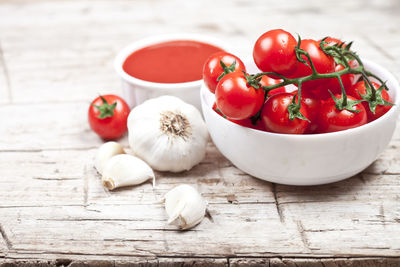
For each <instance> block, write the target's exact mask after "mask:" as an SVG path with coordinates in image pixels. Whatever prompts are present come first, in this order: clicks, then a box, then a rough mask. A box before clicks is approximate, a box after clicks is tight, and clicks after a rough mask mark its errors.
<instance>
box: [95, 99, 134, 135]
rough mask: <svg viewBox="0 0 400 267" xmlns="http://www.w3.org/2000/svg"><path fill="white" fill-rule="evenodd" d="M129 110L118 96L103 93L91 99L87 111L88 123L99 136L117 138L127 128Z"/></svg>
mask: <svg viewBox="0 0 400 267" xmlns="http://www.w3.org/2000/svg"><path fill="white" fill-rule="evenodd" d="M129 112H130V108H129V106H128V104H127V103H126V102H125V101H124V100H123V99H122V98H121V97H119V96H116V95H103V96H99V97H97V98H96V99H94V100H93V101H92V103H91V104H90V107H89V111H88V119H89V125H90V128H92V130H93V131H94V132H95V133H97V134H98V135H99V136H100V137H101V138H103V139H106V140H111V139H117V138H119V137H121V136H122V135H123V134H124V133H125V132H126V130H127V119H128V115H129Z"/></svg>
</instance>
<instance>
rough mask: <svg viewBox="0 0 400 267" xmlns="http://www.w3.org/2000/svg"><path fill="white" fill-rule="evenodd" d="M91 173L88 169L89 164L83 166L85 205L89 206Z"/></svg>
mask: <svg viewBox="0 0 400 267" xmlns="http://www.w3.org/2000/svg"><path fill="white" fill-rule="evenodd" d="M88 191H89V173H88V170H87V165H85V167H83V205H84V206H85V207H87V206H88V199H89V193H88Z"/></svg>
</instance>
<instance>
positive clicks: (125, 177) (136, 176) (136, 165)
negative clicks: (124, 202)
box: [102, 154, 155, 190]
mask: <svg viewBox="0 0 400 267" xmlns="http://www.w3.org/2000/svg"><path fill="white" fill-rule="evenodd" d="M150 179H153V186H154V183H155V176H154V173H153V170H152V169H151V168H150V166H149V165H147V163H146V162H144V161H143V160H141V159H139V158H137V157H134V156H132V155H127V154H120V155H116V156H114V157H112V158H111V159H110V160H109V161H108V162H107V164H106V166H105V168H104V171H103V178H102V180H103V185H104V187H106V188H107V189H109V190H114V189H115V188H118V187H123V186H130V185H138V184H141V183H144V182H145V181H147V180H150Z"/></svg>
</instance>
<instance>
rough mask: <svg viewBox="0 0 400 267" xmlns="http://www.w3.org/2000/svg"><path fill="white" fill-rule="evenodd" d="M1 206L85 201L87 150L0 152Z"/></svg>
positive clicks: (77, 203) (64, 203) (78, 203)
mask: <svg viewBox="0 0 400 267" xmlns="http://www.w3.org/2000/svg"><path fill="white" fill-rule="evenodd" d="M0 155H1V158H2V160H1V161H0V177H1V179H0V195H1V201H0V221H1V214H2V208H7V207H10V206H11V207H13V206H30V207H34V206H53V205H83V204H84V173H85V165H84V164H82V162H85V161H86V160H88V159H90V157H88V153H86V152H85V151H40V152H24V153H19V152H1V153H0Z"/></svg>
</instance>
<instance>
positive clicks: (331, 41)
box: [318, 37, 344, 46]
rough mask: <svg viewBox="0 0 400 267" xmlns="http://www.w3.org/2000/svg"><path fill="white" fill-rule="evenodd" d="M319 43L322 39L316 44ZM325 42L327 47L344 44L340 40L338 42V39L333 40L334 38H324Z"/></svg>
mask: <svg viewBox="0 0 400 267" xmlns="http://www.w3.org/2000/svg"><path fill="white" fill-rule="evenodd" d="M321 41H322V39H321V40H319V41H318V43H320V42H321ZM325 42H326V43H327V44H326V45H327V46H332V45H335V44H344V42H343V41H342V40H340V39H338V38H334V37H328V38H325Z"/></svg>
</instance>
